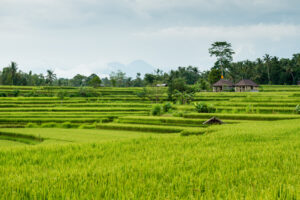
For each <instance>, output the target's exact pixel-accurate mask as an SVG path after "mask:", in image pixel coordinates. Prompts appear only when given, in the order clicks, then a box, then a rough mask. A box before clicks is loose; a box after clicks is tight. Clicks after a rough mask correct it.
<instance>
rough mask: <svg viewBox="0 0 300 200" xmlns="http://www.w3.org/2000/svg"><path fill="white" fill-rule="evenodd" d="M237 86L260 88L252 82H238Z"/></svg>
mask: <svg viewBox="0 0 300 200" xmlns="http://www.w3.org/2000/svg"><path fill="white" fill-rule="evenodd" d="M235 86H253V87H258V85H257V84H256V83H254V82H253V81H251V80H247V79H244V80H241V81H240V82H238V83H237V84H235Z"/></svg>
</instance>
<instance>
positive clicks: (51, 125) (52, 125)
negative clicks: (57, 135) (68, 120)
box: [41, 122, 58, 128]
mask: <svg viewBox="0 0 300 200" xmlns="http://www.w3.org/2000/svg"><path fill="white" fill-rule="evenodd" d="M41 127H42V128H57V127H58V124H56V123H54V122H50V123H43V124H42V125H41Z"/></svg>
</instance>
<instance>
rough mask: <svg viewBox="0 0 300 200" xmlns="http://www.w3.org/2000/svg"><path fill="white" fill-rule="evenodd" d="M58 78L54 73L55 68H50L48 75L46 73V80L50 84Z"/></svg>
mask: <svg viewBox="0 0 300 200" xmlns="http://www.w3.org/2000/svg"><path fill="white" fill-rule="evenodd" d="M55 79H56V74H54V71H53V70H50V69H48V70H47V75H46V82H47V83H48V84H49V85H52V84H53V81H54V80H55Z"/></svg>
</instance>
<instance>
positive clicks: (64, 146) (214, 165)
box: [0, 86, 300, 199]
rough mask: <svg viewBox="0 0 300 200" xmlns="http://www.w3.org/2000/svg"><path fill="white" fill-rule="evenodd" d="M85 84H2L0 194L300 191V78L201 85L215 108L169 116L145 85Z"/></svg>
mask: <svg viewBox="0 0 300 200" xmlns="http://www.w3.org/2000/svg"><path fill="white" fill-rule="evenodd" d="M79 90H80V89H79V88H73V87H17V86H16V87H15V86H0V96H2V97H0V184H1V187H0V199H299V197H300V196H299V195H300V193H299V191H300V181H299V180H300V159H299V156H300V114H297V113H296V112H295V107H296V106H297V105H298V104H300V87H299V86H262V87H261V88H260V92H252V93H235V92H223V93H212V92H200V93H197V94H196V95H195V97H194V99H193V101H194V102H205V103H207V104H210V105H213V107H215V108H216V112H215V113H198V112H196V110H195V107H194V105H193V103H194V102H192V103H191V104H189V105H179V104H174V103H173V104H172V109H170V110H169V111H168V112H165V113H163V114H162V115H161V116H152V115H151V114H150V113H151V110H152V108H153V106H154V104H155V103H156V102H153V100H151V99H148V98H145V97H140V95H138V93H139V92H141V91H142V90H143V88H98V89H92V88H91V89H90V90H91V91H92V92H93V93H94V94H97V95H96V97H95V95H94V97H78V95H76V94H77V93H78V92H79ZM16 91H18V92H17V93H18V96H17V97H14V96H16V95H15V94H16ZM61 91H63V93H64V94H65V95H66V96H68V97H63V98H61V97H59V95H57V94H58V93H59V92H61ZM1 94H2V95H1ZM165 102H167V94H166V93H165V94H163V95H162V96H160V97H159V102H158V103H160V104H162V105H163V104H165ZM214 116H215V117H217V118H218V119H221V120H222V121H223V122H224V124H222V125H204V124H203V122H204V121H206V120H208V119H209V118H211V117H214Z"/></svg>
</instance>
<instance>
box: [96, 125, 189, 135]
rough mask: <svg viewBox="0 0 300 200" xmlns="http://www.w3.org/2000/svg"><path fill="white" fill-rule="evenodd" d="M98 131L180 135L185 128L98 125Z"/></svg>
mask: <svg viewBox="0 0 300 200" xmlns="http://www.w3.org/2000/svg"><path fill="white" fill-rule="evenodd" d="M96 128H98V129H108V130H127V131H143V132H152V133H179V132H181V131H182V130H183V129H184V128H182V127H171V126H167V127H166V126H159V125H140V124H139V125H138V124H116V123H109V124H97V125H96Z"/></svg>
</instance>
